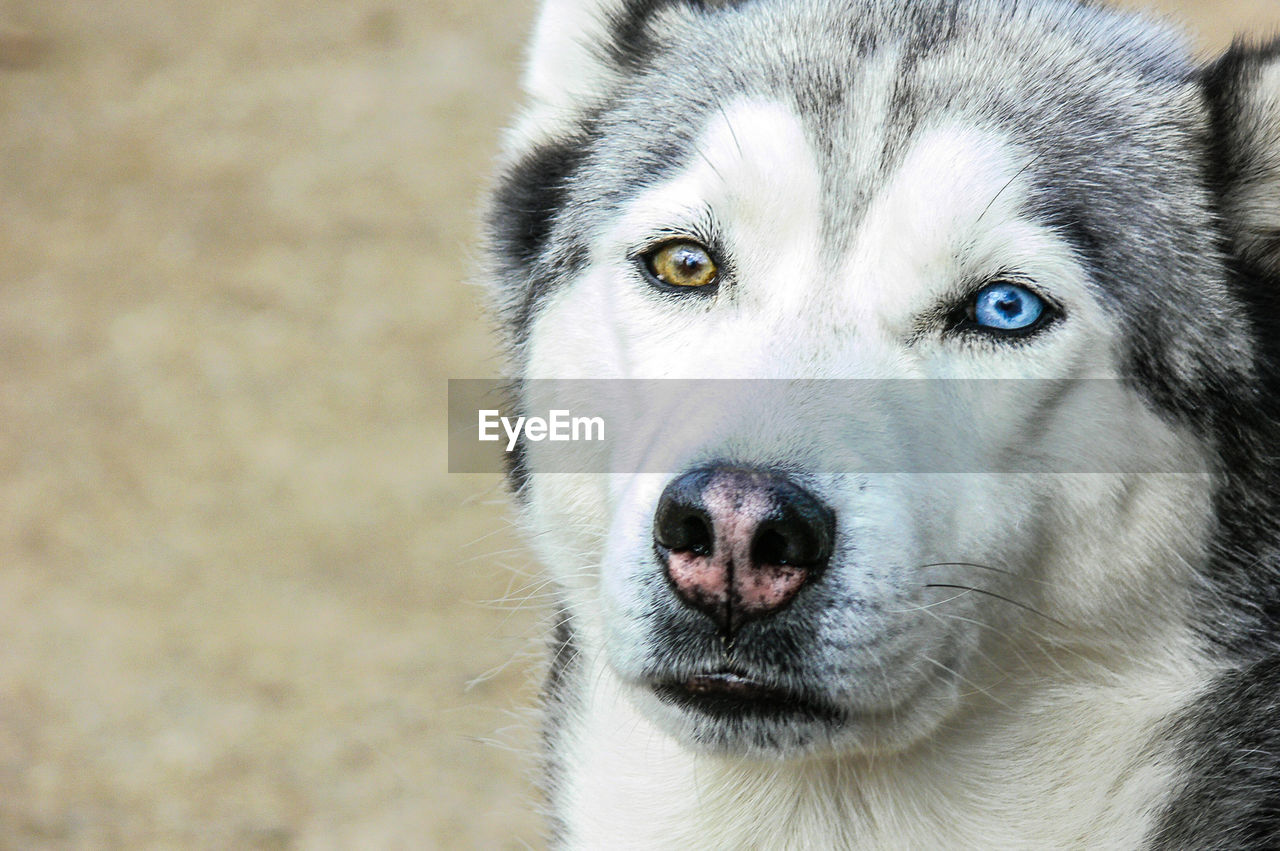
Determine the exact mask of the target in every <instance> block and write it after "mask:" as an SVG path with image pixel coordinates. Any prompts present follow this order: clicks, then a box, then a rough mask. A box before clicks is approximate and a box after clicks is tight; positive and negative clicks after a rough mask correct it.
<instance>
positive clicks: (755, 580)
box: [488, 0, 1280, 849]
mask: <svg viewBox="0 0 1280 851" xmlns="http://www.w3.org/2000/svg"><path fill="white" fill-rule="evenodd" d="M530 59H531V61H530V64H529V67H528V71H527V75H526V77H525V87H526V90H527V94H528V103H527V105H526V108H525V109H524V111H523V112H522V113H521V115H520V117H519V118H518V120H517V123H516V125H515V127H514V129H513V130H512V131H511V133H510V134H509V136H508V140H507V153H506V157H505V160H504V163H503V165H502V171H501V174H500V176H499V178H498V180H497V182H496V184H495V189H494V191H493V193H492V198H491V202H490V206H489V214H488V235H489V255H488V256H489V269H488V274H489V277H490V279H491V281H492V289H493V293H494V296H495V300H496V302H497V313H498V316H499V317H500V320H501V322H502V324H503V327H504V328H505V331H506V334H507V337H508V341H509V343H510V351H511V354H512V359H513V369H514V371H515V377H516V379H517V381H518V382H519V386H521V387H528V386H530V384H531V383H534V380H535V379H598V378H607V379H704V378H705V379H786V380H792V379H801V380H804V381H813V382H816V383H818V384H821V385H822V386H823V387H825V388H826V389H824V390H821V391H814V393H815V396H816V395H821V396H824V397H826V398H828V399H829V398H830V397H832V396H835V395H839V393H832V391H831V387H833V386H834V387H840V386H844V385H843V384H842V383H841V382H845V381H848V382H849V387H850V390H849V392H850V393H851V394H856V393H857V392H860V391H858V390H857V389H856V387H855V385H856V386H861V384H860V383H859V382H862V381H865V380H872V381H883V380H889V381H897V380H912V381H914V380H918V379H929V380H932V381H939V382H942V381H957V382H973V381H974V380H987V379H992V378H997V379H1002V380H1004V379H1016V381H1012V382H1010V383H1009V385H1002V386H1005V387H1006V390H1005V391H1001V392H1000V393H999V398H998V399H992V400H991V401H990V402H989V403H988V402H986V401H984V398H983V397H982V395H981V393H979V395H978V396H977V397H974V398H970V399H969V400H968V401H967V402H962V403H958V404H959V407H960V408H963V409H964V411H963V412H961V413H956V414H955V416H956V417H958V418H965V417H967V419H966V422H967V423H969V424H970V425H973V424H975V423H976V424H977V430H976V432H973V433H976V434H977V437H978V439H976V440H971V441H969V443H968V444H967V445H966V446H965V447H964V448H963V450H962V451H963V452H965V453H968V454H967V455H966V457H967V458H968V459H969V460H970V462H971V463H968V466H966V468H965V470H960V471H955V470H952V471H946V472H937V473H931V472H929V471H928V470H921V469H911V470H907V469H906V468H903V469H887V468H886V469H877V470H858V469H854V468H852V467H848V466H847V465H834V464H830V463H827V461H828V460H829V456H830V453H834V452H836V451H837V450H840V451H847V450H852V451H854V452H859V453H860V452H864V451H865V453H867V454H868V457H871V456H875V457H888V456H889V455H892V453H894V452H898V451H900V450H901V451H908V450H909V449H910V447H911V446H912V444H913V441H915V440H916V438H915V434H914V432H912V431H911V429H910V428H887V427H881V426H880V425H877V424H878V423H882V422H883V421H885V420H883V417H885V416H888V417H889V418H890V419H892V415H893V414H895V411H894V410H892V408H893V405H892V404H891V403H890V402H886V401H885V400H884V399H872V400H870V401H868V402H867V403H866V404H865V405H863V406H862V407H861V409H860V410H861V411H862V414H858V413H856V411H855V415H853V416H844V415H842V418H841V419H840V421H839V422H838V423H836V424H835V425H834V426H833V425H832V423H831V422H830V421H829V420H828V421H824V422H823V423H822V427H821V428H819V427H817V426H816V425H814V423H815V422H817V420H818V419H821V418H820V416H819V417H817V418H815V417H806V416H801V415H800V414H799V409H800V408H808V409H809V410H812V409H813V408H814V406H815V405H819V404H820V403H822V402H823V401H824V400H823V399H819V398H804V397H803V394H801V396H800V397H798V398H797V400H796V402H795V409H794V410H792V409H791V406H790V405H780V404H762V405H760V406H758V410H757V411H756V412H755V414H754V415H751V416H738V417H728V418H721V419H720V420H719V421H717V424H716V425H715V426H714V427H707V428H699V429H694V430H690V429H684V430H683V431H681V434H682V435H683V437H682V442H680V443H679V444H678V447H679V448H678V451H677V452H675V454H673V455H672V456H671V459H670V460H671V463H670V464H668V465H666V466H664V467H663V468H662V472H655V471H654V470H652V469H648V470H640V469H638V468H637V469H634V470H615V471H614V472H612V473H606V472H605V471H603V470H602V471H599V472H591V471H587V472H579V473H577V474H569V473H563V472H553V471H551V470H550V469H549V467H548V466H547V463H546V462H545V459H544V456H543V455H542V454H540V453H542V451H543V450H542V448H541V447H542V445H541V444H538V445H535V444H532V443H530V442H529V441H527V440H526V441H524V442H523V443H522V445H521V446H520V447H517V451H516V452H515V453H513V456H512V457H513V461H512V463H511V472H510V477H511V481H512V484H513V488H514V490H515V492H516V495H517V500H518V502H519V503H520V506H521V511H522V514H523V516H524V518H525V519H526V521H527V525H528V527H529V529H530V531H531V540H532V542H533V544H534V546H535V548H536V551H537V553H538V556H539V558H540V559H541V560H542V561H543V562H544V563H545V567H546V568H547V570H548V571H549V572H550V575H551V577H552V578H553V580H554V588H555V593H556V598H557V601H558V606H557V612H556V623H555V628H554V641H553V647H552V651H553V652H552V663H551V666H550V672H549V676H548V679H547V683H546V710H547V721H546V733H545V744H546V764H545V787H546V793H547V798H548V802H549V805H548V809H549V816H550V822H551V825H552V828H551V829H552V833H553V843H554V844H556V845H557V846H559V847H566V848H586V849H604V848H725V849H729V848H733V849H737V848H762V849H775V848H778V849H782V848H795V849H820V848H913V849H919V848H931V847H956V848H1064V847H1072V848H1142V847H1152V848H1177V849H1185V848H1224V849H1225V848H1232V849H1235V848H1264V847H1265V848H1275V847H1280V640H1278V637H1280V528H1278V527H1277V524H1276V523H1275V522H1274V520H1273V517H1274V516H1275V515H1276V512H1277V509H1278V508H1280V502H1278V498H1277V492H1278V491H1280V488H1277V483H1278V482H1280V479H1278V478H1277V476H1278V475H1280V440H1278V438H1280V409H1278V407H1277V405H1276V400H1277V399H1278V398H1280V349H1278V348H1277V346H1278V345H1280V333H1278V329H1277V321H1278V320H1280V310H1278V309H1277V308H1278V307H1280V43H1275V44H1271V45H1270V46H1249V45H1246V44H1244V43H1239V44H1237V45H1236V46H1235V47H1233V48H1231V49H1230V50H1229V51H1228V52H1227V53H1226V54H1225V55H1224V56H1222V57H1221V58H1220V59H1219V60H1217V61H1216V62H1214V63H1212V64H1211V65H1209V66H1208V67H1197V66H1196V65H1195V64H1194V63H1193V62H1192V60H1191V59H1190V58H1189V52H1188V50H1187V48H1186V47H1185V45H1184V44H1183V42H1182V40H1181V39H1180V37H1179V36H1178V35H1177V34H1175V33H1172V32H1170V31H1169V30H1168V29H1167V28H1166V27H1165V26H1164V25H1163V24H1158V23H1154V22H1151V21H1149V20H1147V19H1145V18H1143V17H1140V16H1136V15H1133V14H1129V13H1122V12H1118V11H1115V10H1111V9H1108V8H1105V7H1102V6H1099V5H1096V4H1093V3H1087V2H1077V1H1076V0H903V2H898V0H892V2H891V1H890V0H720V2H717V1H716V0H545V5H544V6H543V9H542V12H541V16H540V18H539V20H538V23H537V27H536V33H535V38H534V43H533V47H532V52H531V54H530ZM1097 382H1104V383H1106V384H1107V385H1108V386H1109V387H1112V388H1113V392H1111V393H1110V394H1109V396H1108V402H1107V403H1106V405H1105V406H1102V405H1100V404H1099V402H1098V399H1097V397H1096V395H1095V394H1093V393H1091V392H1086V390H1085V388H1088V387H1091V386H1094V385H1095V384H1096V383H1097ZM815 386H816V385H815ZM976 386H984V385H981V384H978V385H976ZM1008 386H1012V387H1013V388H1014V390H1013V391H1012V392H1007V387H1008ZM695 401H696V400H695ZM527 403H528V402H527V399H526V401H525V404H527ZM779 408H786V410H779ZM1104 408H1105V410H1104ZM957 410H959V408H958V409H957ZM1113 415H1114V417H1116V418H1115V419H1112V420H1108V422H1111V423H1113V425H1111V426H1108V427H1107V429H1104V430H1102V431H1099V430H1098V429H1097V428H1096V427H1095V426H1096V424H1097V423H1098V422H1100V421H1101V420H1100V419H1099V418H1100V417H1101V418H1102V419H1106V418H1107V417H1112V416H1113ZM950 417H951V415H950V414H948V415H945V416H943V417H942V418H941V420H940V422H941V424H942V426H943V428H942V429H941V430H942V431H943V432H947V431H949V430H954V429H953V426H954V425H955V422H958V420H954V421H953V420H952V419H951V418H950ZM679 418H680V417H679V412H678V411H674V412H673V411H671V410H666V411H663V412H662V414H661V419H662V420H663V421H665V422H670V423H677V422H678V420H679ZM934 419H935V424H937V422H938V418H934ZM1116 422H1119V423H1123V428H1116V427H1115V426H1114V423H1116ZM956 428H958V426H956ZM1121 432H1122V434H1121ZM1108 434H1112V435H1113V436H1114V437H1115V438H1116V439H1114V440H1112V439H1110V438H1108ZM690 435H692V437H690ZM1119 444H1123V450H1122V451H1117V446H1118V445H1119ZM904 447H906V449H904ZM1063 447H1069V448H1070V454H1071V455H1072V456H1073V458H1074V459H1075V461H1076V462H1078V463H1079V464H1080V466H1078V467H1077V468H1074V469H1073V470H1064V469H1061V468H1055V467H1053V465H1052V464H1050V463H1047V462H1046V463H1045V464H1044V465H1043V467H1037V466H1036V465H1037V464H1040V463H1041V462H1042V461H1044V459H1046V458H1049V457H1050V456H1055V457H1057V456H1060V455H1062V454H1063V453H1062V452H1061V450H1062V448H1063ZM681 453H683V454H681ZM1055 453H1056V455H1055ZM1010 457H1017V458H1022V459H1030V460H1029V462H1028V466H1026V467H1020V468H1018V469H1017V470H1006V469H1004V468H1002V467H1001V459H1007V458H1010ZM1037 469H1042V472H1041V473H1039V474H1037V473H1036V472H1035V471H1036V470H1037Z"/></svg>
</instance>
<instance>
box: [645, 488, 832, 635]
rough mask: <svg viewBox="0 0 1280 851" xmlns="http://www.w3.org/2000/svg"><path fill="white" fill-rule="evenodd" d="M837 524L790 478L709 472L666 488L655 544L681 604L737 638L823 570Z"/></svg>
mask: <svg viewBox="0 0 1280 851" xmlns="http://www.w3.org/2000/svg"><path fill="white" fill-rule="evenodd" d="M835 526H836V524H835V515H834V514H833V513H832V511H831V509H829V508H827V506H825V505H823V504H822V502H821V501H820V500H819V499H818V498H817V497H815V496H814V495H813V494H811V493H809V492H808V491H807V490H805V489H804V488H802V487H800V486H799V485H797V484H795V483H794V482H792V481H791V480H790V479H788V478H786V477H785V476H781V475H778V474H776V473H771V472H766V471H763V470H750V469H737V468H730V467H709V468H704V469H699V470H693V471H691V472H688V473H685V474H684V475H682V476H680V477H679V478H677V479H675V480H674V481H672V482H671V483H670V484H669V485H667V488H666V490H665V491H663V493H662V498H661V499H660V500H659V501H658V510H657V511H656V512H655V514H654V520H653V539H654V542H655V543H656V544H657V551H658V554H659V556H660V557H661V559H662V560H663V562H664V565H665V567H666V572H667V577H668V579H670V581H671V585H672V587H673V588H674V589H675V591H676V594H678V595H679V597H680V599H681V600H683V601H684V602H685V603H686V604H688V605H689V606H691V607H693V608H694V609H697V610H698V611H701V612H703V613H705V614H707V615H709V616H710V617H711V618H712V619H713V620H714V621H715V622H716V624H717V625H718V626H719V627H720V630H721V632H722V634H726V635H732V634H733V633H734V632H735V631H737V629H738V627H740V626H741V625H742V624H743V623H746V622H747V621H749V620H753V619H756V618H761V617H765V616H767V615H771V614H773V613H775V612H777V611H779V610H780V609H782V608H783V607H784V606H785V605H786V604H787V603H789V602H791V600H792V598H794V597H795V596H796V594H797V593H798V592H799V591H800V589H801V587H803V586H804V584H805V583H806V582H809V581H810V580H812V579H813V578H814V577H815V576H817V575H818V574H819V573H820V572H821V571H822V569H823V568H824V567H826V564H827V560H828V559H829V558H830V557H831V549H832V546H833V542H834V540H835Z"/></svg>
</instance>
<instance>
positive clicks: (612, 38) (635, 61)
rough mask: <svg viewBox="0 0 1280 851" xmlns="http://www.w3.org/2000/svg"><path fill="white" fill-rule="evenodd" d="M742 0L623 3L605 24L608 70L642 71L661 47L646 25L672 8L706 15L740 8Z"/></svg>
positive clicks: (673, 0)
mask: <svg viewBox="0 0 1280 851" xmlns="http://www.w3.org/2000/svg"><path fill="white" fill-rule="evenodd" d="M743 2H745V0H625V2H623V3H622V4H621V5H620V7H619V8H618V9H617V11H615V12H612V13H611V15H610V18H609V21H608V25H609V45H608V53H607V59H608V61H609V64H610V65H611V66H612V67H616V68H618V69H620V70H622V71H623V72H625V73H637V72H640V71H643V70H644V69H645V68H646V67H647V66H648V64H649V57H650V56H651V55H652V54H653V53H655V52H656V51H658V50H660V49H661V46H660V45H659V44H658V43H657V42H656V41H655V40H654V37H653V33H652V32H651V31H650V29H649V22H650V21H652V20H653V18H654V16H656V15H659V14H661V13H662V12H663V11H664V10H666V9H670V8H672V7H684V8H688V9H692V10H693V11H695V12H700V13H710V12H714V11H716V10H717V9H723V8H729V7H733V6H738V5H741V4H742V3H743Z"/></svg>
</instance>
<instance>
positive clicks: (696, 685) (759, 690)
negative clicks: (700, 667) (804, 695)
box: [680, 671, 787, 700]
mask: <svg viewBox="0 0 1280 851" xmlns="http://www.w3.org/2000/svg"><path fill="white" fill-rule="evenodd" d="M680 685H681V686H683V688H684V690H685V691H687V692H689V693H690V694H712V695H713V694H725V695H733V696H735V697H742V698H746V699H748V700H751V699H778V698H786V697H787V694H786V693H785V692H783V691H781V690H780V689H774V688H770V687H769V686H766V685H764V684H763V683H760V682H757V681H756V680H753V679H751V678H750V677H745V676H743V675H741V674H735V673H733V672H732V671H720V672H718V673H715V674H701V675H698V676H694V677H690V678H689V679H687V680H685V681H684V682H683V683H681V684H680Z"/></svg>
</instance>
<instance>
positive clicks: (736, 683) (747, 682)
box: [651, 671, 845, 722]
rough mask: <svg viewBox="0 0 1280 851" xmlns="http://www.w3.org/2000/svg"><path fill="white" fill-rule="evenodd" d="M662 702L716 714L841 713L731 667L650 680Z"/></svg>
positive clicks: (835, 716) (835, 717)
mask: <svg viewBox="0 0 1280 851" xmlns="http://www.w3.org/2000/svg"><path fill="white" fill-rule="evenodd" d="M651 687H652V689H653V691H654V693H655V694H656V695H657V696H658V698H659V699H661V700H662V701H664V702H666V703H672V704H675V705H676V706H678V707H680V708H682V709H685V710H688V711H696V712H699V713H703V714H706V715H710V716H713V717H716V718H722V719H727V718H733V717H742V716H747V715H751V716H767V717H771V718H778V719H781V718H787V717H801V718H811V719H815V720H817V719H820V720H824V721H829V722H839V721H842V720H843V719H844V715H845V713H843V712H842V711H840V710H839V709H837V708H836V707H834V706H831V705H829V704H827V703H825V702H822V701H820V700H817V699H815V698H813V697H810V696H807V695H804V694H800V693H797V692H793V691H790V690H787V689H783V688H778V687H776V686H771V685H768V684H766V683H763V682H761V681H759V680H756V679H753V678H751V677H749V676H746V675H743V674H740V673H737V672H734V671H716V672H714V673H708V674H695V675H693V676H690V677H687V678H685V679H681V680H664V681H659V682H656V683H653V684H652V686H651Z"/></svg>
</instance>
